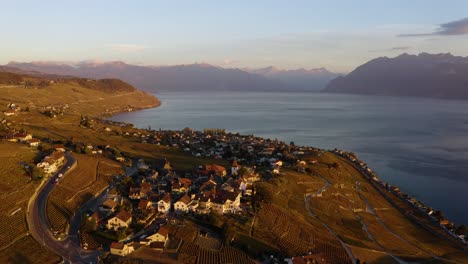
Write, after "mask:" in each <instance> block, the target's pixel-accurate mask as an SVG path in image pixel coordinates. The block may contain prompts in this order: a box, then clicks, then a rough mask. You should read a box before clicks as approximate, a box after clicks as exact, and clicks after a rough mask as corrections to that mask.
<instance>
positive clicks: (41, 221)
mask: <svg viewBox="0 0 468 264" xmlns="http://www.w3.org/2000/svg"><path fill="white" fill-rule="evenodd" d="M65 158H66V163H65V165H63V166H62V168H61V169H60V170H59V171H58V172H57V173H55V174H54V175H53V176H52V177H50V178H48V179H45V180H44V181H43V182H42V183H41V185H40V186H39V187H38V189H37V190H36V193H35V194H34V195H33V196H32V197H31V199H30V200H29V204H28V210H27V214H26V220H27V223H28V227H29V232H30V234H31V235H32V236H33V238H34V239H35V240H36V241H38V242H39V243H41V244H42V245H44V246H46V247H48V248H49V249H50V250H51V251H53V252H54V253H56V254H58V255H59V256H61V257H62V259H63V260H64V262H65V263H97V259H98V256H99V255H100V254H101V253H100V252H99V251H86V250H83V249H82V248H81V245H80V241H79V237H78V231H79V227H80V223H81V210H80V211H78V213H76V214H75V216H74V217H73V218H72V219H71V221H70V229H69V234H71V235H67V236H66V237H65V238H64V239H60V238H58V239H57V238H55V236H54V235H53V233H52V231H51V229H50V226H49V223H48V221H47V216H46V204H47V197H48V196H49V194H50V192H51V191H52V190H53V188H54V186H55V179H57V178H58V175H59V174H63V175H65V174H66V173H67V172H68V171H69V170H71V169H73V166H74V164H75V163H76V159H75V158H74V157H73V156H72V155H70V154H69V153H65Z"/></svg>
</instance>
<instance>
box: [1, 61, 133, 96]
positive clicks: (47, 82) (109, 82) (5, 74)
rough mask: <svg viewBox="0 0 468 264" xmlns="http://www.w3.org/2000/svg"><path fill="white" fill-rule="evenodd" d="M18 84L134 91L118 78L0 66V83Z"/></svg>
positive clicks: (110, 91)
mask: <svg viewBox="0 0 468 264" xmlns="http://www.w3.org/2000/svg"><path fill="white" fill-rule="evenodd" d="M2 84H3V85H20V86H24V87H26V88H28V87H34V88H43V87H48V86H51V85H56V84H65V85H77V86H80V87H83V88H88V89H92V90H98V91H101V92H105V93H128V92H135V91H136V89H135V87H133V86H131V85H130V84H128V83H126V82H123V81H121V80H118V79H99V80H93V79H83V78H76V77H69V76H60V75H52V74H44V73H40V72H36V71H31V70H21V69H17V68H13V67H6V66H0V85H2Z"/></svg>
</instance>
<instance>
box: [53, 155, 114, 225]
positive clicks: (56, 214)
mask: <svg viewBox="0 0 468 264" xmlns="http://www.w3.org/2000/svg"><path fill="white" fill-rule="evenodd" d="M76 158H77V167H76V168H75V169H74V170H72V171H71V172H70V173H69V174H67V175H66V176H65V177H64V178H63V180H62V181H61V182H60V183H59V184H58V185H57V186H56V187H55V188H54V189H53V190H52V192H51V193H50V195H49V200H48V201H47V218H48V221H49V224H50V226H51V227H52V229H53V230H56V231H61V232H63V231H64V230H65V228H66V226H67V222H68V220H69V219H70V218H71V216H72V215H73V214H74V213H75V212H76V211H77V210H78V208H79V207H80V206H81V205H82V204H84V203H86V202H87V201H89V200H90V199H91V198H93V197H94V196H95V195H96V194H98V193H99V192H100V191H101V190H102V189H104V188H105V187H106V186H108V185H109V183H110V182H111V181H112V179H113V176H115V175H118V174H121V173H122V172H123V170H122V168H121V167H120V165H118V164H117V163H115V162H113V161H111V160H108V159H105V158H99V157H91V156H85V155H76Z"/></svg>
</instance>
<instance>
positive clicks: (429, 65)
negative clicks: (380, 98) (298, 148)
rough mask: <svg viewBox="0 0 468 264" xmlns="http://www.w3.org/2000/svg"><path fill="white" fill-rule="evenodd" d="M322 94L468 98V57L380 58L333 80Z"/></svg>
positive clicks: (440, 55)
mask: <svg viewBox="0 0 468 264" xmlns="http://www.w3.org/2000/svg"><path fill="white" fill-rule="evenodd" d="M324 92H332V93H354V94H364V95H394V96H419V97H433V98H445V99H468V58H466V57H457V56H453V55H451V54H428V53H421V54H419V55H408V54H406V53H405V54H402V55H400V56H398V57H395V58H387V57H381V58H377V59H374V60H371V61H369V62H367V63H365V64H363V65H361V66H359V67H357V68H356V69H355V70H354V71H352V72H351V73H349V74H348V75H347V76H344V77H338V78H336V79H334V80H333V81H331V82H330V84H329V85H328V86H327V87H326V89H325V90H324Z"/></svg>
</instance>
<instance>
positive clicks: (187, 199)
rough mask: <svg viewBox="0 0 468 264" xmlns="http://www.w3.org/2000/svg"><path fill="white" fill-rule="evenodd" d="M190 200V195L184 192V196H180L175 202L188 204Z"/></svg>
mask: <svg viewBox="0 0 468 264" xmlns="http://www.w3.org/2000/svg"><path fill="white" fill-rule="evenodd" d="M191 201H192V199H190V197H189V196H188V195H187V194H185V195H184V196H182V197H180V199H179V200H178V201H177V202H182V203H184V204H187V205H188V204H189V203H190V202H191Z"/></svg>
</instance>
